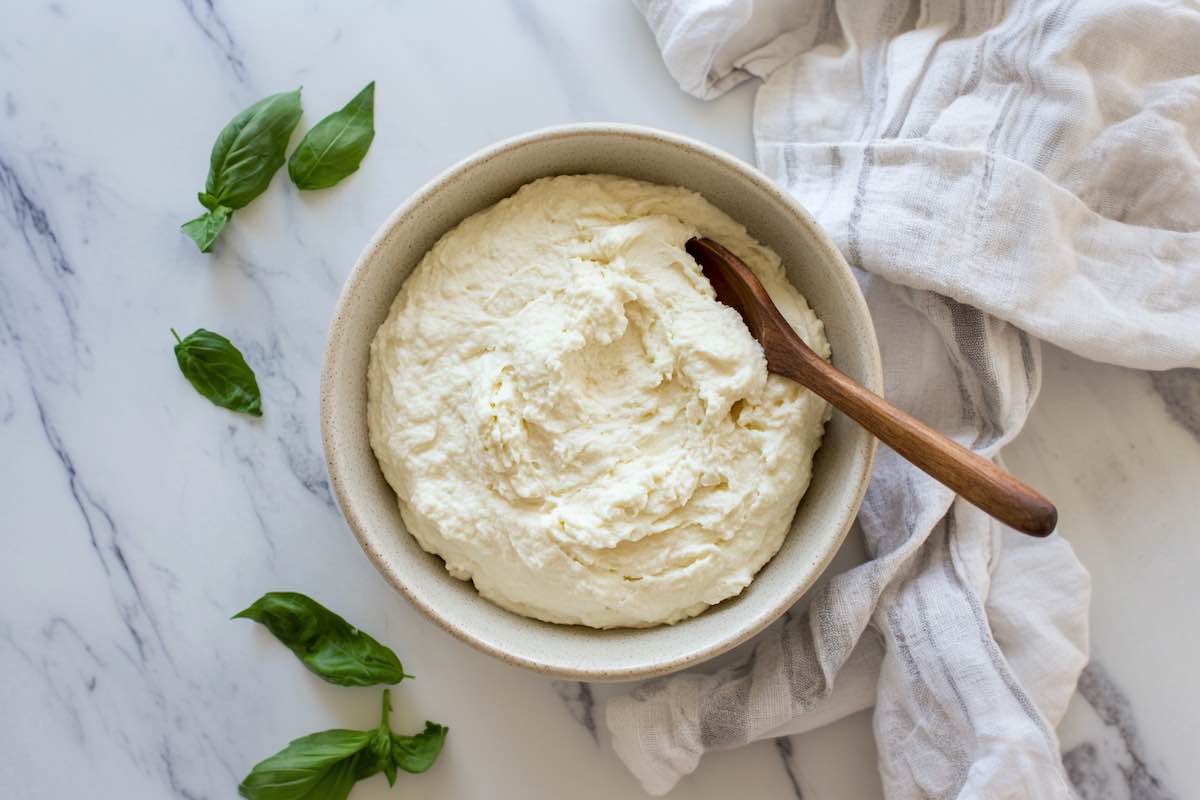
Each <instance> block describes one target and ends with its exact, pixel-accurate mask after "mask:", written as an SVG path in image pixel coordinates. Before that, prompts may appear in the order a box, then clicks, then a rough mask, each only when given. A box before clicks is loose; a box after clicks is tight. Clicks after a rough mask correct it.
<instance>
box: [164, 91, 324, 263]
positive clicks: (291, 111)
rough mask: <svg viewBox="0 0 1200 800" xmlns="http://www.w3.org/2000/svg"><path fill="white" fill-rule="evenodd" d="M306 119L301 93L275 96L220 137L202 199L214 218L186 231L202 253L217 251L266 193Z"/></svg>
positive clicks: (208, 217)
mask: <svg viewBox="0 0 1200 800" xmlns="http://www.w3.org/2000/svg"><path fill="white" fill-rule="evenodd" d="M300 113H301V109H300V90H299V89H297V90H296V91H294V92H281V93H280V94H273V95H271V96H270V97H264V98H263V99H262V100H259V101H258V102H257V103H255V104H254V105H252V106H250V107H249V108H247V109H245V110H243V111H242V112H241V113H239V114H238V115H237V116H235V117H234V118H233V119H231V120H230V121H229V124H228V125H226V126H225V127H224V128H223V129H222V130H221V132H220V133H219V134H218V135H217V141H216V142H215V143H213V149H212V155H211V156H210V158H209V165H208V179H207V181H205V186H204V191H203V192H200V195H199V199H200V205H202V206H204V207H205V208H207V209H208V210H209V211H210V212H212V214H211V215H210V214H204V215H201V216H199V217H197V218H196V219H194V220H191V221H190V222H185V223H184V224H183V226H182V227H183V232H184V233H186V234H187V235H188V236H190V237H192V239H193V240H194V241H195V242H196V244H197V245H198V246H199V247H200V252H202V253H208V252H210V251H211V250H212V246H213V242H214V241H216V239H217V236H218V235H219V234H220V232H221V229H222V228H223V227H224V226H225V223H226V222H228V221H229V218H230V217H231V216H232V215H233V212H234V211H235V210H236V209H239V208H242V207H244V206H246V205H247V204H248V203H249V202H250V201H251V200H253V199H254V198H256V197H258V196H259V195H260V194H262V193H263V192H264V191H266V189H267V186H268V185H269V184H270V183H271V178H272V176H274V175H275V172H276V171H277V170H278V169H279V168H280V167H281V166H283V162H284V159H285V158H286V156H287V143H288V139H290V138H291V136H292V131H294V130H295V129H296V123H298V122H299V121H300ZM222 209H223V210H222Z"/></svg>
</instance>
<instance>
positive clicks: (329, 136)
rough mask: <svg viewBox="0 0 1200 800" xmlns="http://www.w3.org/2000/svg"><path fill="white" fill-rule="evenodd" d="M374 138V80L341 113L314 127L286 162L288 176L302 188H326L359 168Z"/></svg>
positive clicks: (334, 114)
mask: <svg viewBox="0 0 1200 800" xmlns="http://www.w3.org/2000/svg"><path fill="white" fill-rule="evenodd" d="M374 138H375V81H371V82H370V83H368V84H367V85H366V87H364V88H363V90H362V91H361V92H359V93H358V94H357V95H355V96H354V98H353V99H352V100H351V101H350V102H349V103H347V104H346V106H345V107H344V108H342V109H341V110H340V111H335V112H333V113H332V114H330V115H329V116H328V117H326V118H325V119H323V120H321V121H320V122H318V123H317V124H316V125H314V126H313V128H312V130H310V131H309V132H308V133H306V134H305V135H304V138H303V139H301V140H300V145H299V146H298V147H297V148H296V150H295V152H294V153H292V157H291V158H290V159H288V175H290V176H291V178H292V182H293V183H295V184H296V186H298V187H299V188H301V189H325V188H328V187H330V186H333V185H334V184H335V183H337V182H338V181H340V180H342V178H345V177H346V176H347V175H350V174H351V173H353V172H354V171H355V170H357V169H358V165H359V164H360V163H362V160H363V157H364V156H365V155H366V154H367V149H368V148H369V147H370V146H371V141H372V140H373V139H374Z"/></svg>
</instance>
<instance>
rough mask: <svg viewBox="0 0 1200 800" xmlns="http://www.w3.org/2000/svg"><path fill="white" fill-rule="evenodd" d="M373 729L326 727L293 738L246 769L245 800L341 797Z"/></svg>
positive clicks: (242, 790) (332, 799) (241, 788)
mask: <svg viewBox="0 0 1200 800" xmlns="http://www.w3.org/2000/svg"><path fill="white" fill-rule="evenodd" d="M373 735H374V731H348V730H330V731H322V732H320V733H313V734H310V735H308V736H304V737H302V738H300V739H296V740H294V741H292V742H291V743H290V744H288V746H287V747H285V748H283V749H282V750H280V751H279V752H278V753H276V754H275V755H273V756H270V757H269V758H267V759H265V760H263V761H260V762H259V763H258V764H256V765H255V766H254V768H253V769H252V770H250V774H249V775H247V776H246V778H245V780H243V781H242V783H241V785H239V786H238V793H239V794H240V795H241V796H242V797H245V798H247V800H300V798H308V799H311V800H344V798H346V797H347V796H348V795H349V794H350V789H351V788H352V787H353V786H354V782H355V781H357V780H358V776H357V771H358V758H356V756H358V754H359V752H360V751H362V750H363V748H364V747H366V746H367V744H368V743H369V742H370V740H371V737H372V736H373Z"/></svg>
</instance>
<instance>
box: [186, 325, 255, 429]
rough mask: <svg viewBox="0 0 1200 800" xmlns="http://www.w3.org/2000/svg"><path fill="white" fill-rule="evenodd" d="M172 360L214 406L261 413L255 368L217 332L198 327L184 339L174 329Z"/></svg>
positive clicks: (248, 412) (231, 343) (253, 413)
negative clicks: (173, 354) (173, 357)
mask: <svg viewBox="0 0 1200 800" xmlns="http://www.w3.org/2000/svg"><path fill="white" fill-rule="evenodd" d="M171 334H172V335H173V336H174V337H175V342H176V344H175V360H176V361H178V362H179V369H180V371H181V372H182V373H183V377H185V378H187V379H188V381H189V382H190V383H191V384H192V386H194V387H195V388H196V391H197V392H199V393H200V394H202V395H204V396H205V397H207V398H208V399H209V400H211V401H212V402H213V403H215V404H216V405H219V406H221V407H222V408H228V409H231V410H233V411H241V412H243V413H245V414H250V415H252V416H255V417H261V416H262V397H261V395H260V394H259V391H258V381H257V380H256V379H255V378H254V370H252V369H250V365H249V364H247V363H246V359H244V358H243V357H242V354H241V352H240V351H239V350H238V349H237V348H236V347H234V345H233V342H231V341H229V340H228V339H226V338H225V337H224V336H222V335H221V334H219V333H213V332H212V331H206V330H204V329H203V328H197V329H196V330H195V331H193V332H192V333H191V334H189V335H188V337H187V338H186V339H180V338H179V334H178V333H175V329H174V328H172V329H171Z"/></svg>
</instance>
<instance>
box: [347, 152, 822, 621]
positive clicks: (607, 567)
mask: <svg viewBox="0 0 1200 800" xmlns="http://www.w3.org/2000/svg"><path fill="white" fill-rule="evenodd" d="M696 235H705V236H711V237H713V238H714V239H716V240H718V241H720V242H721V243H722V244H724V245H725V246H726V247H728V248H729V249H730V250H732V251H733V252H735V253H737V254H738V255H739V256H740V257H741V258H742V259H744V260H745V261H746V263H747V264H749V266H750V268H751V269H753V270H754V273H755V274H756V275H758V277H759V279H760V280H761V281H762V282H763V285H764V286H766V288H767V291H768V292H769V293H770V294H771V297H772V298H773V299H774V300H775V302H776V303H777V304H778V306H779V308H780V310H781V311H782V312H783V314H784V316H785V317H786V318H787V319H788V321H789V322H790V323H791V324H792V325H793V327H795V329H796V330H797V331H798V332H799V333H800V335H801V336H802V337H803V338H804V340H805V341H806V342H808V344H809V345H810V346H811V347H812V348H813V349H814V350H816V351H817V352H818V353H821V354H822V355H823V356H825V357H826V358H828V356H829V344H828V343H827V342H826V340H825V336H824V331H823V327H822V325H821V321H820V320H819V319H817V317H816V315H815V314H814V313H813V312H812V311H811V310H810V309H809V307H808V305H807V304H806V303H805V301H804V298H803V297H801V296H800V294H799V292H797V291H796V290H795V288H793V287H792V286H791V284H789V283H788V281H787V279H786V278H785V276H784V273H783V269H782V267H781V266H780V263H779V257H778V256H777V255H775V253H774V252H772V251H771V250H769V249H768V248H766V247H764V246H763V245H761V244H759V243H758V242H756V241H754V239H752V238H751V237H750V236H749V234H748V233H747V232H746V230H745V228H743V227H742V226H741V225H739V224H738V223H736V222H734V221H733V220H732V219H730V218H729V217H728V216H727V215H726V214H724V213H723V212H721V211H720V210H718V209H717V208H715V207H714V206H712V205H711V204H710V203H708V202H707V201H706V200H705V199H704V198H703V197H701V196H700V195H698V194H696V193H694V192H691V191H688V190H686V189H681V188H674V187H667V186H658V185H655V184H650V183H644V182H641V181H635V180H630V179H627V178H619V177H614V176H609V175H576V176H561V177H554V178H543V179H541V180H538V181H534V182H533V183H530V184H528V185H526V186H524V187H522V188H521V189H520V190H519V191H518V192H517V193H516V194H515V195H513V196H512V197H510V198H508V199H506V200H503V201H501V202H499V203H497V204H496V205H495V206H492V207H491V208H489V209H487V210H485V211H482V212H480V213H478V214H476V215H474V216H472V217H470V218H469V219H467V220H466V221H464V222H463V223H461V224H460V225H459V226H458V227H456V228H454V229H453V230H452V231H450V232H449V233H447V234H446V235H445V236H443V237H442V238H441V240H440V241H438V243H437V244H436V245H435V246H434V247H433V249H432V250H430V251H429V253H428V254H426V255H425V257H424V258H423V259H422V261H421V263H420V264H419V265H418V266H417V268H416V269H415V270H414V271H413V273H412V275H411V276H410V277H409V278H408V280H407V281H406V282H405V284H404V287H403V289H402V290H401V292H400V294H399V296H398V297H397V298H396V301H395V303H394V304H393V305H392V308H391V312H390V313H389V314H388V318H387V321H385V322H384V323H383V325H382V326H381V327H380V328H379V332H378V333H377V334H376V336H375V340H374V341H373V342H372V344H371V360H370V367H369V371H368V408H367V413H368V423H369V427H370V435H371V445H372V447H373V448H374V450H375V454H376V456H377V457H378V459H379V463H380V466H381V467H382V468H383V473H384V475H385V476H386V478H387V480H388V482H389V483H390V484H391V485H392V487H393V488H394V489H395V490H396V494H397V495H398V496H399V498H400V511H401V514H402V516H403V518H404V522H405V525H406V526H407V527H408V530H409V531H410V532H411V533H412V535H413V536H414V537H416V539H417V541H418V542H419V543H420V545H421V547H423V548H424V549H425V550H427V551H429V552H431V553H435V554H437V555H439V556H441V557H442V558H443V559H444V560H445V562H446V567H447V569H448V570H449V571H450V573H451V574H452V575H454V576H455V577H457V578H461V579H463V580H471V581H474V583H475V586H476V588H477V589H478V590H479V592H480V593H481V594H482V595H483V596H484V597H486V598H488V599H490V600H492V601H493V602H495V603H497V604H499V605H501V606H503V607H505V608H508V609H511V610H512V611H515V612H517V613H520V614H525V615H527V616H531V617H536V618H538V619H542V620H547V621H550V622H560V623H582V624H584V625H591V626H593V627H598V628H607V627H615V626H648V625H656V624H660V623H671V622H676V621H678V620H681V619H684V618H685V617H690V616H693V615H695V614H698V613H700V612H701V611H703V610H704V609H705V608H707V607H708V606H710V605H712V604H715V603H719V602H720V601H722V600H724V599H726V598H728V597H731V596H733V595H736V594H738V593H739V592H740V591H741V590H742V589H743V588H745V586H746V585H747V584H749V583H750V581H751V580H752V579H753V577H754V574H755V573H756V572H757V571H758V570H759V569H760V568H761V567H762V566H763V565H764V564H765V563H766V562H767V561H768V560H769V559H770V558H771V556H773V555H774V554H775V552H776V551H777V550H778V549H779V547H780V545H781V544H782V543H783V539H784V536H785V535H786V534H787V531H788V528H789V526H790V523H791V519H792V517H793V515H794V514H795V511H796V506H797V504H798V503H799V501H800V497H801V496H802V495H803V494H804V491H805V489H806V488H807V487H808V482H809V476H810V473H811V466H812V457H813V453H814V452H815V451H816V449H817V447H818V446H819V445H820V442H821V436H822V434H823V431H824V421H825V419H826V417H827V416H828V410H827V405H826V403H825V402H824V401H823V400H821V399H820V398H818V397H817V396H816V395H814V394H812V393H811V392H809V391H808V390H806V389H804V388H802V387H800V386H799V385H798V384H795V383H793V382H791V381H789V380H786V379H784V378H780V377H778V376H774V375H770V376H769V375H768V374H767V367H766V360H765V359H764V357H763V353H762V349H761V348H760V347H759V345H758V343H757V342H755V341H754V339H753V338H752V337H751V336H750V333H749V331H748V330H747V329H746V326H745V325H744V324H743V323H742V320H741V318H740V317H739V316H738V314H737V312H735V311H733V310H732V309H730V308H727V307H725V306H723V305H721V304H719V303H718V302H717V301H716V300H715V299H714V295H713V290H712V287H711V286H710V285H709V283H708V281H707V280H706V279H705V278H704V276H703V274H702V273H701V272H700V268H699V266H698V265H697V264H696V263H695V261H694V260H693V259H692V258H691V256H689V255H688V254H687V253H686V252H685V250H684V243H685V242H686V241H687V240H688V239H689V238H691V237H692V236H696ZM800 535H803V534H802V533H801V534H800Z"/></svg>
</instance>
